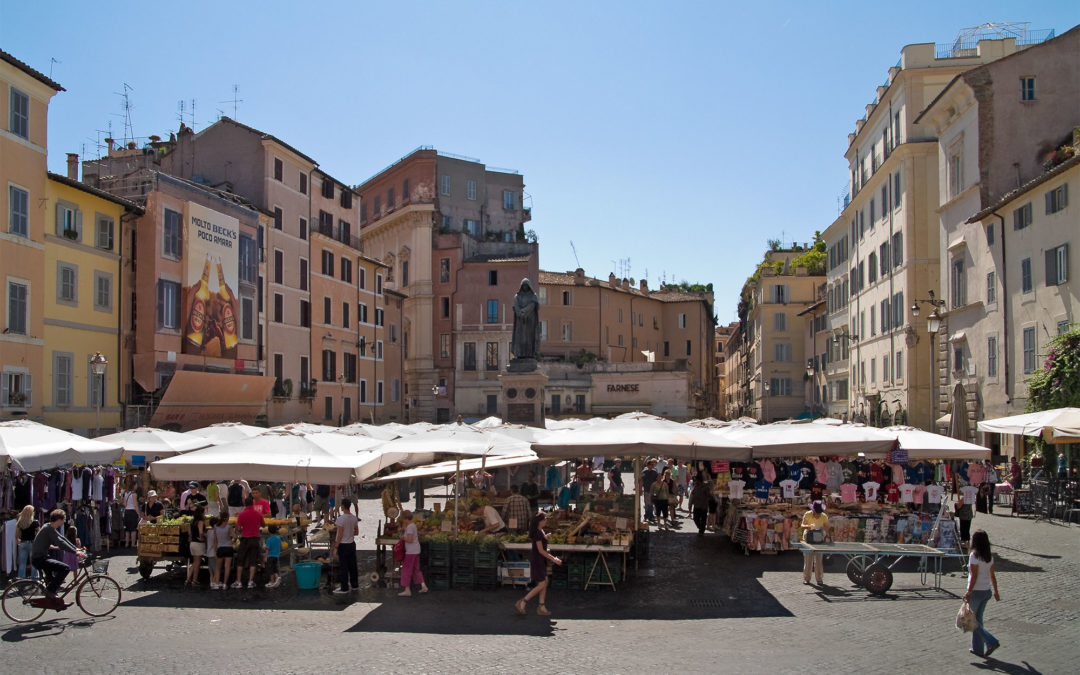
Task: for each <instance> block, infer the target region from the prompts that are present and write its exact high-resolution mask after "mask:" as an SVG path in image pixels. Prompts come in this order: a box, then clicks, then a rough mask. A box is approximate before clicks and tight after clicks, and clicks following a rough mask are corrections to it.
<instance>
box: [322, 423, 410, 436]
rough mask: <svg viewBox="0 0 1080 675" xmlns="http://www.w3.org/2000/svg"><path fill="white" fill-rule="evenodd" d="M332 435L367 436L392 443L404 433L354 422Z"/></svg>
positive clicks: (336, 430)
mask: <svg viewBox="0 0 1080 675" xmlns="http://www.w3.org/2000/svg"><path fill="white" fill-rule="evenodd" d="M334 433H337V434H345V435H346V436H367V437H369V438H375V439H378V440H380V441H392V440H394V439H395V438H400V437H402V436H404V435H405V433H404V432H401V431H399V430H395V429H391V428H387V427H385V426H377V425H374V424H365V423H363V422H354V423H353V424H350V425H348V426H344V427H341V428H340V429H335V430H334Z"/></svg>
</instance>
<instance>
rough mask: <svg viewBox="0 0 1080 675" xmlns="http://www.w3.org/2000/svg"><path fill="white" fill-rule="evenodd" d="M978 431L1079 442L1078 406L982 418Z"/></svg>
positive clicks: (1079, 418)
mask: <svg viewBox="0 0 1080 675" xmlns="http://www.w3.org/2000/svg"><path fill="white" fill-rule="evenodd" d="M978 428H979V431H988V432H992V433H995V434H1016V435H1022V436H1040V435H1041V436H1043V437H1044V438H1045V439H1046V440H1048V441H1050V442H1053V443H1080V408H1054V409H1053V410H1040V411H1038V412H1032V413H1025V414H1023V415H1011V416H1009V417H998V418H997V419H992V420H983V421H981V422H979V424H978Z"/></svg>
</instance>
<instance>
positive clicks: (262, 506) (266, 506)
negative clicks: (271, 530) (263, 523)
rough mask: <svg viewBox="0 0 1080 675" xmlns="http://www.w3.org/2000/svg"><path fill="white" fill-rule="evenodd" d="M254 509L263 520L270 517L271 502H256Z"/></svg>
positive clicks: (262, 500)
mask: <svg viewBox="0 0 1080 675" xmlns="http://www.w3.org/2000/svg"><path fill="white" fill-rule="evenodd" d="M254 508H255V510H256V511H258V512H259V515H261V516H262V517H263V518H265V517H267V516H269V515H270V502H269V501H267V500H265V499H259V500H256V502H255V505H254Z"/></svg>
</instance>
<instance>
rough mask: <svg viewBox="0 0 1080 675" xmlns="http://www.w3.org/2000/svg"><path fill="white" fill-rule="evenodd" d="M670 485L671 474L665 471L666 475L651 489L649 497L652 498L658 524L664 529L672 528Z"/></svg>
mask: <svg viewBox="0 0 1080 675" xmlns="http://www.w3.org/2000/svg"><path fill="white" fill-rule="evenodd" d="M670 483H671V472H669V471H668V470H667V469H664V473H662V474H660V477H659V478H657V479H656V481H654V482H653V484H652V487H651V488H649V496H650V497H652V507H653V511H654V512H655V513H656V521H657V524H658V525H659V526H661V527H664V528H667V527H670V526H671V518H670V517H669V513H668V501H670V499H671V491H670V489H669V485H670Z"/></svg>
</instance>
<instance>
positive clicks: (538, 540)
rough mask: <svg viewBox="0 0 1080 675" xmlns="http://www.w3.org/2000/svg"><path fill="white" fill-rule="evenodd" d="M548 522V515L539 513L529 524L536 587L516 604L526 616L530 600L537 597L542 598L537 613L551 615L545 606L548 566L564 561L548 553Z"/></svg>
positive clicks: (532, 571) (533, 578) (532, 570)
mask: <svg viewBox="0 0 1080 675" xmlns="http://www.w3.org/2000/svg"><path fill="white" fill-rule="evenodd" d="M546 522H547V515H546V514H543V513H538V514H536V515H535V516H533V517H532V522H530V523H529V543H531V544H532V548H530V549H529V575H530V577H531V578H532V582H533V583H534V584H535V586H534V587H533V589H532V590H531V591H529V593H528V594H527V595H526V596H525V597H524V598H522V599H521V600H518V601H517V602H516V603H515V604H514V607H515V608H516V609H517V612H518V614H524V613H525V606H526V605H527V604H528V603H529V600H532V599H533V598H534V597H535V596H537V595H539V596H540V606H539V607H537V608H536V613H537V614H539V615H541V616H547V615H549V614H551V612H549V611H548V608H547V606H546V605H545V604H544V603H545V601H546V600H547V587H548V573H547V564H548V561H551V563H552V564H555V565H561V564H562V560H559V558H557V557H555V556H553V555H551V554H550V553H548V542H547V540H548V533H547V532H544V523H546Z"/></svg>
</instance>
